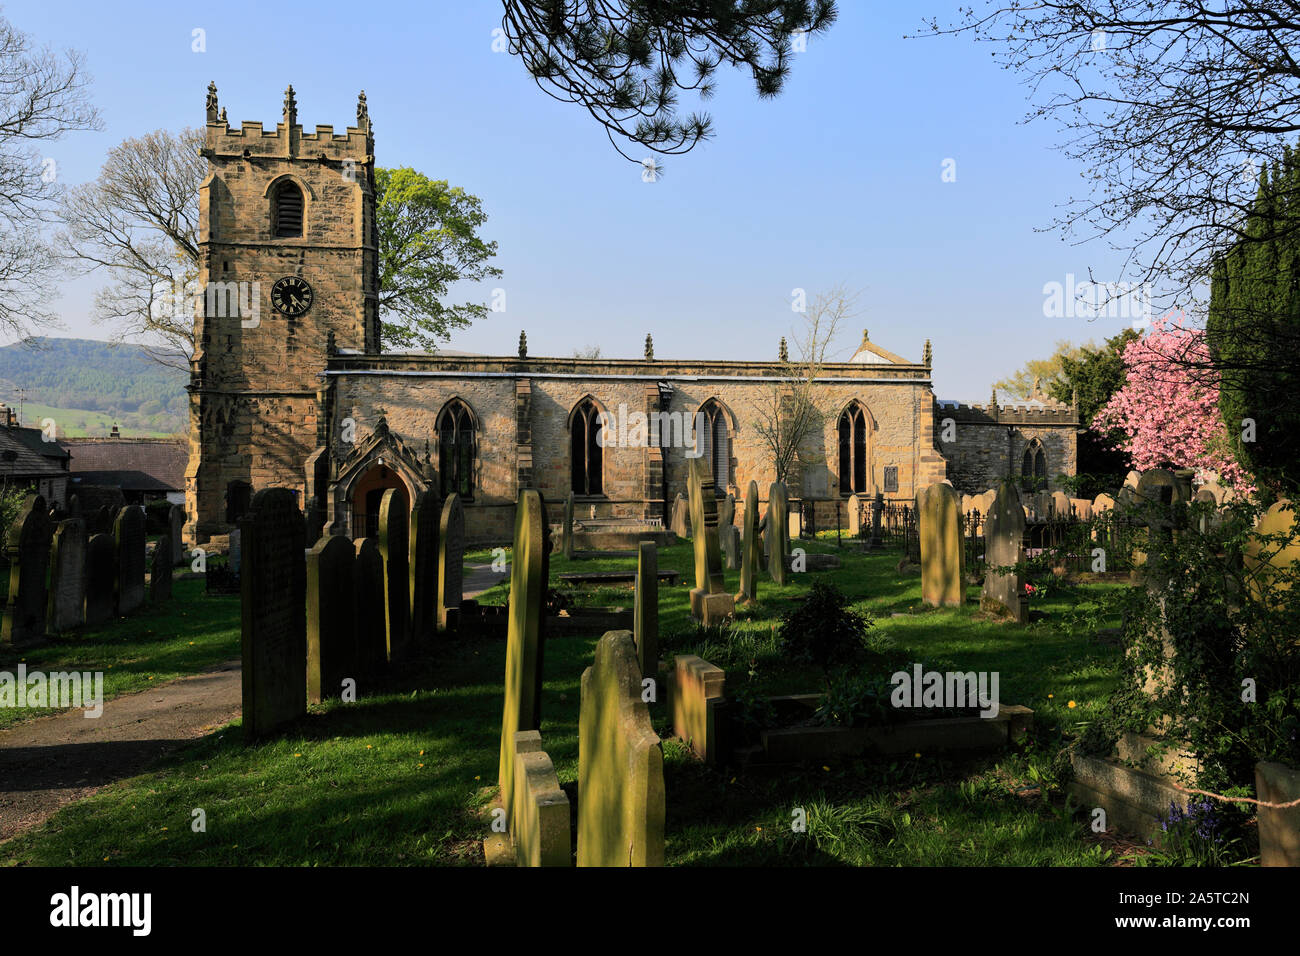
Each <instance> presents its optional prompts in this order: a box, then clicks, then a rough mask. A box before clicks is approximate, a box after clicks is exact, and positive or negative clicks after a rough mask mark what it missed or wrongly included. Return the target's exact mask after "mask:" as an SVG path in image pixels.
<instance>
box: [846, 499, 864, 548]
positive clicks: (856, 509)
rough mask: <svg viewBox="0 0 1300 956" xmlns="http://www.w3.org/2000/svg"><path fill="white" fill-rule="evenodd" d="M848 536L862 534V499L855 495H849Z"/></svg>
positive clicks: (854, 536)
mask: <svg viewBox="0 0 1300 956" xmlns="http://www.w3.org/2000/svg"><path fill="white" fill-rule="evenodd" d="M847 507H848V509H849V532H848V533H849V537H850V538H856V537H858V536H859V535H860V534H862V501H861V499H859V498H858V496H857V495H849V501H848V505H847Z"/></svg>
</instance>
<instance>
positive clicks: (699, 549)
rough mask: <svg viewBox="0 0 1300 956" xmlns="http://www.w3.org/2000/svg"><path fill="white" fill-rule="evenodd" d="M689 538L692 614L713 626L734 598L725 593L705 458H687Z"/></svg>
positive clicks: (726, 616) (713, 486)
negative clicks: (692, 566)
mask: <svg viewBox="0 0 1300 956" xmlns="http://www.w3.org/2000/svg"><path fill="white" fill-rule="evenodd" d="M690 468H691V470H690V474H689V476H688V478H689V481H688V486H687V487H688V489H689V490H690V494H691V528H692V530H693V531H694V532H695V535H694V537H693V538H692V539H691V540H692V542H693V543H694V545H695V587H694V588H692V589H691V616H692V617H693V618H695V620H697V621H699V622H700V623H701V624H703V625H704V626H705V627H716V626H717V625H720V624H721V623H722V622H723V621H726V620H727V619H729V618H730V617H732V616H733V615H734V614H735V611H736V603H735V598H734V597H732V595H730V594H728V593H727V590H726V581H725V580H724V579H723V575H722V552H721V549H720V548H719V547H718V498H717V495H716V494H715V491H716V489H717V485H716V484H715V483H714V478H713V474H712V472H711V471H710V470H709V465H708V462H706V461H705V460H704V458H703V457H700V458H692V459H691V460H690Z"/></svg>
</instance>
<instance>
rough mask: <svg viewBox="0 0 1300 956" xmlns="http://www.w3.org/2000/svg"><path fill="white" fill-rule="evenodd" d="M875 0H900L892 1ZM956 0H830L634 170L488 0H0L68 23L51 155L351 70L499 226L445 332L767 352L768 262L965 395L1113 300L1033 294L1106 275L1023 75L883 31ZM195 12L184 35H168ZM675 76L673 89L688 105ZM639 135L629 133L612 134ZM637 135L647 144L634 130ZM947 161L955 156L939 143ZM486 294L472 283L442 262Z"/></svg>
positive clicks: (1113, 323) (782, 285) (403, 157)
mask: <svg viewBox="0 0 1300 956" xmlns="http://www.w3.org/2000/svg"><path fill="white" fill-rule="evenodd" d="M900 8H901V9H900ZM955 9H956V3H955V2H945V0H938V2H936V0H922V2H918V3H908V4H885V3H866V2H858V0H841V3H840V19H839V21H838V22H837V23H836V24H835V25H834V26H833V27H832V28H831V29H830V31H829V33H827V34H825V35H823V36H821V37H817V38H813V39H812V40H811V41H810V42H809V44H808V50H807V51H806V52H804V53H800V54H796V56H795V57H794V64H793V73H792V75H791V77H790V79H789V81H788V83H787V85H786V88H785V91H784V92H783V93H782V95H781V96H780V97H779V98H777V99H774V100H765V101H760V100H759V99H758V98H757V96H756V95H755V94H754V90H753V85H752V82H751V81H750V79H749V77H748V74H745V73H741V72H738V71H734V70H723V71H721V72H720V74H719V79H720V83H719V91H718V94H717V95H716V96H715V97H714V98H713V99H712V100H711V101H709V102H708V103H706V104H704V108H705V109H707V111H708V112H710V113H711V115H712V116H713V118H714V123H715V128H716V134H717V135H716V137H715V138H714V139H713V140H711V141H709V142H706V143H705V144H703V145H701V146H699V147H697V148H696V149H695V150H694V151H692V152H691V153H688V154H687V155H685V156H680V157H668V158H667V159H666V161H665V163H666V172H665V174H664V175H663V177H662V178H661V179H660V180H659V181H658V182H654V183H645V182H643V181H642V178H641V169H640V167H639V166H637V165H634V164H631V163H628V162H627V161H626V160H624V159H623V158H621V157H620V156H619V155H618V154H617V153H616V152H615V151H614V150H613V148H612V147H611V146H610V145H609V143H608V141H607V140H606V138H605V134H604V132H603V130H602V129H601V127H599V126H598V125H597V123H596V122H595V121H594V120H593V119H591V118H590V117H589V116H588V115H587V114H586V112H585V111H583V110H582V109H581V108H580V107H576V106H572V105H566V104H562V103H558V102H555V101H554V100H552V99H550V98H549V97H547V96H545V95H544V94H543V93H542V92H541V91H540V90H539V89H538V88H537V87H536V86H535V85H534V83H533V81H532V80H531V79H530V78H529V76H528V75H527V73H526V72H525V71H524V69H523V66H522V64H521V63H520V62H519V61H518V60H517V59H516V58H514V57H511V56H510V55H508V54H505V53H494V52H493V50H492V30H493V28H494V27H497V26H499V23H500V6H499V4H497V3H495V2H492V0H477V2H474V3H449V2H444V0H435V2H428V3H419V4H416V3H393V4H379V3H372V4H366V5H360V6H359V5H357V4H347V5H343V4H337V5H334V4H330V3H323V2H317V3H312V4H310V5H306V4H288V3H284V4H271V3H265V2H263V3H243V2H235V0H227V2H225V3H222V4H220V5H219V6H215V7H214V6H209V5H205V6H203V7H198V6H194V5H182V4H174V3H173V4H161V3H135V4H131V5H129V6H127V5H113V4H104V3H102V2H94V3H90V2H82V0H71V2H61V3H58V4H51V3H39V4H37V3H11V4H9V5H7V6H6V7H5V8H4V14H5V16H7V17H8V18H9V19H10V20H11V21H12V22H13V23H14V24H15V26H17V27H18V28H19V29H21V30H23V31H25V32H28V33H30V34H32V35H33V36H34V37H35V38H37V39H38V40H40V41H41V42H43V43H49V44H52V45H54V46H56V47H72V48H75V49H80V50H82V51H84V52H85V53H86V55H87V58H88V65H89V68H90V71H91V73H92V75H93V78H94V84H93V98H94V101H95V103H96V105H97V106H98V107H99V108H100V109H101V111H102V113H103V117H104V121H105V128H104V130H103V131H102V132H97V133H85V134H77V135H73V136H68V137H66V138H65V139H64V140H62V141H61V142H58V143H56V144H53V145H51V146H49V147H48V148H47V151H48V153H49V154H50V155H51V156H53V157H54V158H55V160H56V162H57V163H58V169H59V174H60V176H61V178H62V180H63V181H64V182H65V183H76V182H82V181H84V180H87V179H91V178H93V177H94V176H95V175H96V174H97V172H98V169H99V166H100V165H101V163H102V162H103V159H104V155H105V153H106V151H107V150H108V149H109V148H110V147H112V146H113V145H115V144H116V143H118V142H120V141H121V140H123V139H125V138H127V137H130V136H138V135H141V134H143V133H146V132H149V131H151V130H153V129H158V128H167V129H179V128H181V127H184V126H187V125H190V126H196V125H200V124H201V123H202V122H203V103H204V96H205V91H206V87H207V84H208V81H209V80H215V81H216V83H217V86H218V88H219V91H220V92H219V95H220V99H221V104H222V105H223V106H224V107H226V108H227V110H228V112H229V117H230V121H231V123H232V125H235V124H237V123H238V122H239V121H241V120H244V119H248V120H260V121H262V122H263V123H264V124H266V125H267V126H268V127H270V126H273V125H274V123H275V122H276V121H277V120H278V118H279V116H280V112H281V102H282V99H283V93H284V88H285V86H286V84H288V83H293V85H294V89H295V90H296V91H297V95H298V116H299V121H300V122H301V123H303V124H304V126H307V127H308V128H310V127H312V126H314V125H316V124H317V123H330V124H333V125H334V126H335V128H336V129H341V128H342V127H344V126H346V125H348V124H349V123H351V122H354V117H355V104H356V96H357V92H358V90H360V89H362V88H364V89H365V90H366V94H367V98H368V100H369V103H370V112H371V116H372V118H373V121H374V123H375V128H376V153H377V157H378V162H379V164H380V165H383V166H412V167H415V168H416V169H419V170H421V171H422V172H424V173H426V174H428V175H429V176H431V177H433V178H436V179H446V180H448V181H449V182H451V183H452V184H453V185H457V186H461V187H463V188H465V189H466V190H468V191H469V192H471V193H473V194H475V195H477V196H479V197H480V198H481V199H482V201H483V205H484V209H485V211H486V212H487V214H488V217H489V218H488V222H487V223H486V225H485V227H484V229H483V235H484V236H485V237H486V238H489V239H494V240H496V241H497V242H498V244H499V254H498V256H497V260H496V264H497V265H498V266H499V267H500V268H502V269H503V270H504V275H503V276H502V277H501V279H499V280H496V281H493V282H491V283H489V286H491V287H496V286H499V287H501V288H504V289H505V290H506V305H507V308H506V311H505V312H501V313H493V314H491V315H490V317H489V318H488V319H486V320H484V321H483V322H481V323H478V324H476V325H475V326H474V327H473V328H472V329H470V330H467V331H464V332H462V333H459V334H457V335H456V336H455V337H454V338H453V340H452V341H451V342H450V343H448V347H450V348H457V349H464V350H468V351H476V352H488V353H509V352H512V351H513V350H514V348H515V343H516V341H517V339H518V335H519V331H520V329H525V330H527V333H528V341H529V351H530V353H531V354H533V355H569V354H571V353H572V352H573V350H574V349H576V348H581V347H585V346H589V345H599V346H600V347H601V349H602V351H603V353H604V355H606V356H629V357H638V356H640V354H641V351H642V347H643V343H644V339H645V335H646V333H647V332H651V333H653V335H654V340H655V350H656V354H657V355H658V356H659V357H663V358H686V357H702V358H719V359H737V360H745V359H754V360H762V359H771V358H775V356H776V351H777V342H778V340H779V338H780V337H781V336H782V335H785V334H789V333H790V331H791V329H792V328H793V327H794V326H795V324H796V323H797V322H798V320H799V316H798V315H796V314H794V313H793V312H792V311H791V307H790V296H791V290H792V289H794V288H803V289H806V290H807V291H808V293H809V294H810V295H811V294H814V293H815V292H817V291H818V290H820V289H825V288H828V287H830V286H833V285H836V284H841V283H842V284H844V285H846V286H848V287H850V288H852V289H860V290H862V292H863V295H862V298H861V307H862V310H863V314H862V315H861V316H860V317H859V318H858V319H856V320H854V321H853V322H852V323H851V326H852V327H851V328H850V329H849V330H848V331H847V333H846V334H845V336H844V340H843V342H842V343H841V345H842V346H843V347H844V349H845V353H844V354H845V355H846V356H847V354H848V352H850V351H851V350H852V348H853V346H855V345H856V342H857V339H858V338H859V337H860V335H861V330H862V329H863V328H867V329H870V331H871V338H872V340H873V341H875V342H877V343H878V344H880V345H881V346H883V347H884V348H886V349H889V350H890V351H893V352H896V353H898V354H900V355H903V356H904V357H907V358H910V359H914V360H919V359H920V355H921V350H922V346H923V343H924V341H925V339H926V338H929V339H931V340H932V342H933V346H934V378H935V384H936V392H937V393H938V395H939V396H940V397H942V398H954V399H961V400H965V401H978V402H982V401H984V400H986V398H987V396H988V393H989V385H990V383H991V382H992V381H993V380H995V379H998V378H1002V377H1004V376H1006V375H1008V374H1010V373H1012V372H1014V371H1015V370H1016V369H1018V368H1019V367H1020V366H1022V365H1023V364H1024V362H1025V361H1026V360H1027V359H1030V358H1039V357H1045V356H1046V355H1047V354H1049V353H1050V352H1051V351H1052V349H1053V347H1054V345H1055V343H1056V342H1058V341H1060V340H1071V341H1075V342H1080V341H1086V340H1090V339H1091V340H1094V341H1099V340H1100V339H1101V338H1102V337H1103V336H1107V335H1113V334H1115V333H1116V332H1118V331H1119V330H1120V329H1121V328H1123V327H1124V326H1125V325H1126V324H1127V322H1126V321H1125V320H1123V319H1114V318H1111V319H1107V318H1103V319H1097V320H1093V321H1089V320H1087V319H1085V318H1046V317H1044V308H1043V303H1044V294H1043V286H1044V284H1045V283H1048V282H1061V283H1064V282H1065V281H1066V275H1067V274H1070V273H1073V274H1074V275H1076V276H1086V275H1087V273H1088V270H1089V268H1092V269H1093V270H1095V271H1096V272H1097V273H1098V276H1099V278H1108V279H1115V278H1119V276H1118V275H1117V274H1115V270H1116V268H1117V263H1118V259H1117V258H1116V256H1115V255H1114V254H1113V253H1110V252H1109V251H1108V249H1107V248H1106V247H1105V246H1104V245H1102V244H1100V243H1089V244H1085V245H1070V244H1067V243H1065V242H1064V241H1062V239H1061V237H1060V235H1059V234H1058V233H1056V232H1055V231H1052V230H1050V229H1048V230H1046V231H1044V228H1045V227H1048V226H1050V224H1051V220H1052V218H1053V213H1054V209H1055V207H1056V206H1057V205H1059V204H1061V203H1064V202H1065V201H1066V200H1068V199H1069V198H1071V196H1072V195H1076V194H1078V192H1079V190H1081V189H1082V188H1083V186H1084V179H1083V178H1082V177H1081V170H1080V169H1079V168H1078V167H1077V166H1076V165H1075V164H1073V163H1072V162H1071V161H1070V160H1068V159H1067V158H1066V157H1064V156H1062V155H1061V154H1060V153H1058V152H1056V151H1055V150H1054V148H1053V147H1054V144H1055V142H1056V138H1057V135H1058V133H1057V130H1056V129H1055V128H1054V127H1053V126H1052V125H1050V124H1049V123H1042V122H1039V123H1033V124H1030V125H1024V124H1023V123H1022V122H1021V121H1022V119H1023V117H1024V115H1025V113H1026V110H1027V107H1028V104H1027V101H1026V94H1027V89H1026V87H1025V86H1024V85H1023V84H1022V83H1021V82H1020V79H1019V78H1018V77H1017V76H1016V75H1015V74H1013V73H1011V72H1008V71H1006V70H1004V69H1002V68H1001V67H1000V66H998V65H997V64H996V63H995V62H994V61H993V58H992V57H991V55H990V53H991V50H992V48H991V47H990V46H989V45H986V44H977V43H975V42H973V40H972V39H971V38H970V37H965V36H962V37H940V38H924V39H905V38H904V35H905V34H916V33H918V32H920V31H921V25H922V20H923V18H924V17H927V16H929V15H932V14H933V15H937V16H939V18H940V19H941V20H947V19H950V18H951V17H952V16H953V14H954V11H955ZM196 28H199V29H202V30H204V31H205V34H206V36H205V39H206V52H203V53H195V52H193V51H192V49H191V46H192V36H193V33H192V31H193V30H194V29H196ZM694 105H695V104H694V100H693V99H692V98H690V97H683V101H682V106H683V107H684V108H690V107H692V106H694ZM640 152H645V151H643V150H642V151H638V153H634V155H639V153H640ZM647 154H648V153H647ZM947 159H952V160H954V161H955V170H956V181H955V182H944V181H943V177H942V173H943V164H944V161H945V160H947ZM102 284H103V280H102V279H98V278H94V277H92V278H90V279H86V280H77V281H74V282H69V283H67V285H66V286H65V287H64V288H63V297H62V299H61V300H60V302H59V309H60V312H61V314H62V315H63V317H64V320H65V322H66V323H67V328H66V329H65V330H63V331H62V332H60V333H57V334H64V335H78V336H85V337H90V338H108V337H109V336H110V334H111V329H109V328H106V327H104V326H102V325H97V324H95V323H93V322H92V321H91V319H90V312H91V304H92V299H93V295H94V291H95V289H96V288H97V287H98V286H99V285H102ZM456 291H457V292H458V293H460V296H459V297H460V298H461V299H463V298H466V297H474V298H476V299H478V300H479V301H487V298H488V295H489V294H490V288H488V287H485V288H480V289H474V288H465V289H458V290H456Z"/></svg>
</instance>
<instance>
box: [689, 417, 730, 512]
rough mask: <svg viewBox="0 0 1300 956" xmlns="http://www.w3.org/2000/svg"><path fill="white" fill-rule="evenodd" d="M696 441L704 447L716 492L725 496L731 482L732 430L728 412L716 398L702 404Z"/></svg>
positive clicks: (720, 495)
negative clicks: (729, 424)
mask: <svg viewBox="0 0 1300 956" xmlns="http://www.w3.org/2000/svg"><path fill="white" fill-rule="evenodd" d="M698 415H699V421H698V425H697V427H698V428H699V434H698V435H697V436H696V441H698V442H700V444H701V445H702V446H703V448H704V458H705V461H707V462H708V463H709V474H711V475H713V483H714V485H715V488H714V490H715V492H716V493H717V495H718V497H720V498H721V497H725V496H726V494H727V486H728V485H729V484H731V430H730V429H729V428H728V427H727V413H726V412H724V411H723V410H722V406H721V405H720V404H718V402H717V401H716V400H715V399H712V398H711V399H709V400H708V401H707V402H705V403H704V404H703V405H701V406H700V410H699V412H698Z"/></svg>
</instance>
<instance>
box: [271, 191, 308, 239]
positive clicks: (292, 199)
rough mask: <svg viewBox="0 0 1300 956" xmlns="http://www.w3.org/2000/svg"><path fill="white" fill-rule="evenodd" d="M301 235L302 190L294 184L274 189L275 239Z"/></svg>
mask: <svg viewBox="0 0 1300 956" xmlns="http://www.w3.org/2000/svg"><path fill="white" fill-rule="evenodd" d="M301 235H302V190H301V189H299V188H298V185H297V184H296V183H291V182H283V183H280V185H279V186H276V187H275V237H276V238H277V239H291V238H293V237H295V236H301Z"/></svg>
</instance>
